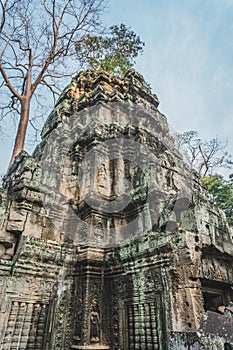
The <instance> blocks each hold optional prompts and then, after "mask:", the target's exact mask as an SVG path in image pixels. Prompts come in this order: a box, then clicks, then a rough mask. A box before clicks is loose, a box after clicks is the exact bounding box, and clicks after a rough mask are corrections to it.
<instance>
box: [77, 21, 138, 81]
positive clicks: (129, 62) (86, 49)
mask: <svg viewBox="0 0 233 350" xmlns="http://www.w3.org/2000/svg"><path fill="white" fill-rule="evenodd" d="M144 45H145V43H144V42H142V41H141V39H140V37H139V36H138V35H137V34H135V33H134V32H133V31H132V30H131V29H130V28H127V27H126V25H125V24H120V25H113V26H111V27H110V28H109V31H108V33H107V34H106V35H101V36H97V35H89V34H88V35H86V36H85V37H84V38H83V39H82V40H81V41H80V42H78V43H77V44H76V51H77V56H78V60H79V61H80V62H81V63H82V66H83V67H85V68H90V69H96V70H98V69H99V70H106V71H108V72H110V73H112V74H115V75H119V76H120V75H124V74H125V73H126V72H127V70H128V69H130V68H132V66H133V65H134V63H135V59H136V57H137V56H138V54H139V53H142V51H143V47H144Z"/></svg>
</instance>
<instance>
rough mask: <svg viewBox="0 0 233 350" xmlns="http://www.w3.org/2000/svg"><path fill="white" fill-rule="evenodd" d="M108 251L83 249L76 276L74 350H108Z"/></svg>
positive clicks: (79, 256)
mask: <svg viewBox="0 0 233 350" xmlns="http://www.w3.org/2000/svg"><path fill="white" fill-rule="evenodd" d="M103 276H104V250H103V249H97V248H91V247H81V248H80V249H79V252H78V265H77V275H76V300H77V306H76V317H75V325H74V336H73V344H72V346H71V349H79V350H82V349H83V350H84V349H85V350H108V349H109V346H108V345H107V339H106V334H105V333H104V329H103V323H104V322H103V318H104V317H105V314H106V301H105V300H103V298H104V296H103V290H104V278H103Z"/></svg>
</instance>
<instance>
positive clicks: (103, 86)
mask: <svg viewBox="0 0 233 350" xmlns="http://www.w3.org/2000/svg"><path fill="white" fill-rule="evenodd" d="M158 105H159V101H158V99H157V97H156V95H154V94H152V92H151V90H150V88H149V87H148V85H147V84H146V83H145V81H144V79H143V77H142V76H141V75H140V74H138V73H136V72H135V71H133V70H130V71H129V72H128V73H127V74H126V75H125V76H124V77H123V78H119V77H115V76H110V75H109V74H107V73H97V72H93V71H86V72H81V73H80V74H78V76H77V77H75V78H74V79H73V80H72V82H71V84H70V85H69V86H68V87H67V88H66V89H65V90H64V91H63V93H62V95H61V97H60V99H59V100H58V102H57V105H56V107H55V109H54V111H53V112H52V113H51V114H50V116H49V117H48V119H47V122H46V123H45V126H44V129H43V132H42V141H41V143H40V144H39V145H38V146H37V148H36V149H35V151H34V153H33V155H32V156H29V155H28V154H27V153H26V152H22V153H21V154H20V155H19V156H18V157H17V158H16V160H15V163H14V164H13V166H12V167H11V168H10V170H9V172H8V174H7V175H6V176H5V178H4V188H3V189H1V194H0V196H1V197H0V349H2V350H23V349H26V350H61V349H62V350H63V349H64V350H68V349H79V350H81V349H82V350H94V349H96V350H97V349H98V350H108V349H109V350H133V349H135V350H136V349H141V350H156V349H158V350H170V349H171V350H178V349H180V350H183V349H190V350H196V349H206V350H210V349H219V350H220V349H232V347H233V345H232V344H233V331H232V329H233V318H232V315H233V307H232V305H233V304H232V301H233V290H232V282H233V264H232V257H233V245H232V230H230V228H229V227H228V225H227V222H226V218H225V216H224V213H223V212H222V211H221V210H220V209H219V208H217V207H216V206H214V205H213V204H211V202H210V200H209V198H208V194H207V192H206V189H205V188H204V186H203V184H202V182H201V179H200V178H199V177H198V175H197V174H196V173H195V172H194V171H192V170H191V169H190V168H189V167H188V165H186V164H185V163H184V161H183V159H182V156H181V154H180V153H179V152H178V151H177V149H176V147H175V144H174V140H173V137H172V136H171V135H170V133H169V128H168V124H167V120H166V117H165V116H164V115H162V114H161V113H160V112H159V110H158Z"/></svg>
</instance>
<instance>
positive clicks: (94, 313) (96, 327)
mask: <svg viewBox="0 0 233 350" xmlns="http://www.w3.org/2000/svg"><path fill="white" fill-rule="evenodd" d="M90 324H91V326H90V341H91V342H92V343H99V342H100V313H99V305H98V302H97V300H96V299H93V300H92V302H91V310H90Z"/></svg>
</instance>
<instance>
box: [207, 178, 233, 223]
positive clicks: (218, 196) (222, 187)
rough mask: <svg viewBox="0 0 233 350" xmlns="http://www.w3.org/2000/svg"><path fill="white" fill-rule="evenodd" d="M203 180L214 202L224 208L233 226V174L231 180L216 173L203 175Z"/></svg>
mask: <svg viewBox="0 0 233 350" xmlns="http://www.w3.org/2000/svg"><path fill="white" fill-rule="evenodd" d="M203 181H204V184H205V185H206V187H207V189H208V191H209V193H210V195H211V198H212V200H213V202H214V203H215V204H217V205H218V206H219V207H220V208H222V209H223V210H224V212H225V214H226V217H227V220H228V223H229V225H231V226H233V174H231V175H230V176H229V180H225V179H224V178H223V176H222V175H218V174H216V175H211V176H206V177H203Z"/></svg>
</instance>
